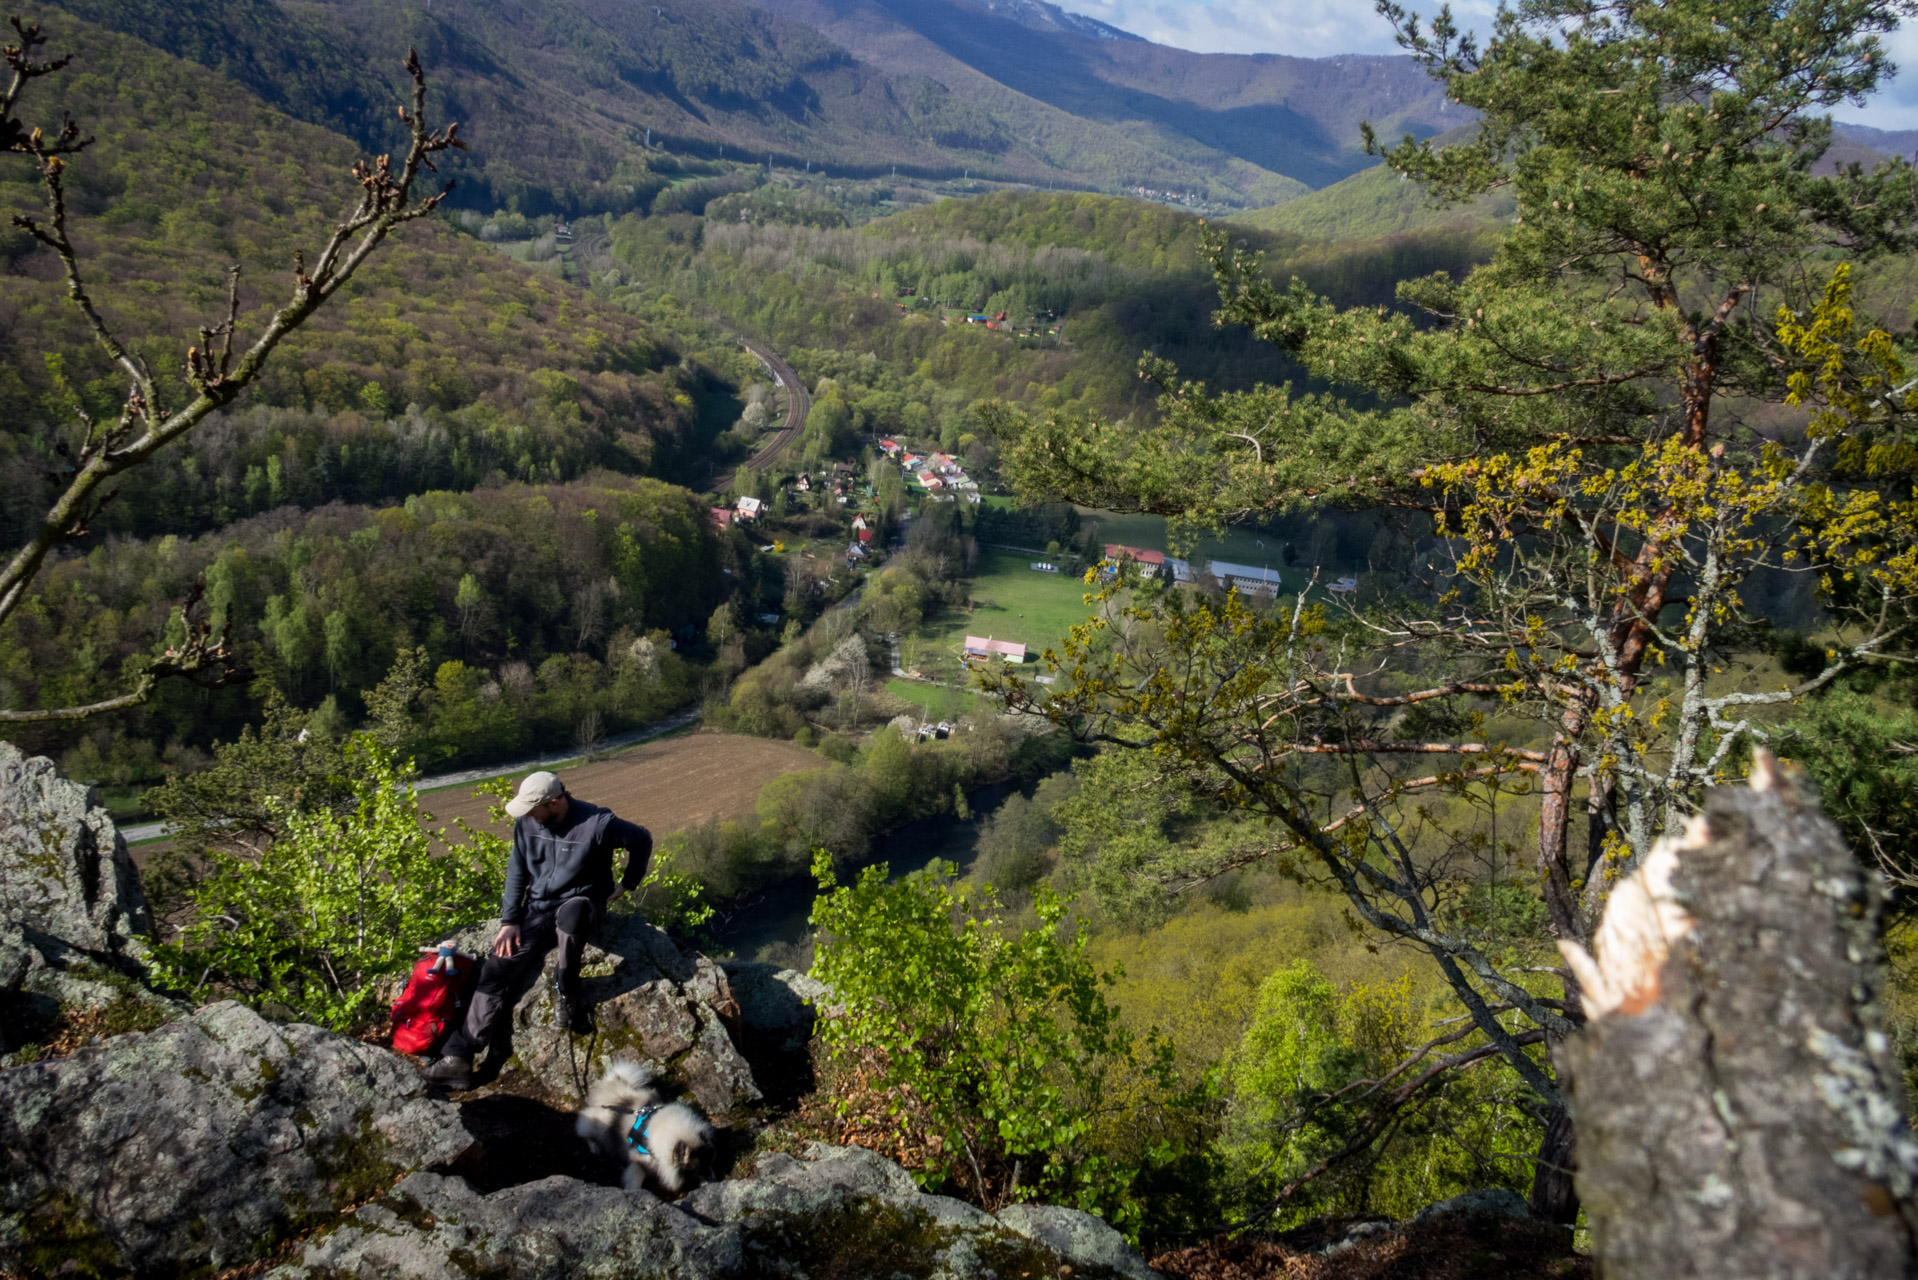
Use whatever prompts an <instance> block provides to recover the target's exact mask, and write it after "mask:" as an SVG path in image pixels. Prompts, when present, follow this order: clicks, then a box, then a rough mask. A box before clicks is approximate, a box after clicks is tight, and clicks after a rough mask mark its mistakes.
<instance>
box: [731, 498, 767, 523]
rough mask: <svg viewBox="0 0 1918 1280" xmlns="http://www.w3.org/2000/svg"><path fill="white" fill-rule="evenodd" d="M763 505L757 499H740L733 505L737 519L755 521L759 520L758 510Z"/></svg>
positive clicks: (763, 504)
mask: <svg viewBox="0 0 1918 1280" xmlns="http://www.w3.org/2000/svg"><path fill="white" fill-rule="evenodd" d="M765 505H766V504H765V503H763V502H761V501H760V500H759V499H758V498H741V499H740V500H739V501H738V502H737V503H736V504H735V507H736V509H737V510H738V512H739V519H741V520H757V519H759V511H760V508H761V507H763V506H765Z"/></svg>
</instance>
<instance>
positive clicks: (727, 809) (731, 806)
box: [420, 733, 826, 836]
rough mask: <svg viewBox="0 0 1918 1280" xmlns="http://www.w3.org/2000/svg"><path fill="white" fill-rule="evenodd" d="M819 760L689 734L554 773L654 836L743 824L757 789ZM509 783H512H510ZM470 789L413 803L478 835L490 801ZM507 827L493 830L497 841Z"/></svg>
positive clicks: (766, 745)
mask: <svg viewBox="0 0 1918 1280" xmlns="http://www.w3.org/2000/svg"><path fill="white" fill-rule="evenodd" d="M825 763H826V762H825V760H823V759H822V758H820V757H819V756H817V755H815V754H814V753H812V752H811V751H808V750H807V749H806V748H804V747H799V746H794V745H793V744H792V743H790V742H774V741H772V740H770V739H767V738H749V737H746V736H745V735H743V734H736V733H689V734H685V735H684V736H681V737H676V738H664V739H661V740H660V741H658V742H648V743H643V744H641V745H640V746H637V747H634V748H633V749H632V750H631V751H623V752H621V753H620V754H619V755H617V756H614V757H613V758H612V759H610V760H601V761H598V762H597V763H594V764H583V765H578V766H575V767H573V768H570V769H562V770H560V771H559V776H560V780H561V781H563V782H564V783H565V784H566V789H567V790H568V791H570V792H571V793H572V794H574V795H576V796H578V797H579V798H580V799H582V800H590V801H592V802H593V803H594V804H598V805H605V806H606V807H607V808H609V809H611V810H612V811H613V812H614V813H617V814H618V815H619V816H620V817H622V818H628V819H630V820H632V821H634V822H637V823H639V824H640V825H641V826H644V827H647V828H649V829H651V831H652V833H653V834H654V835H656V836H659V835H665V834H666V833H667V832H670V831H680V830H683V829H684V828H686V827H693V826H698V825H699V824H700V823H702V822H705V821H707V820H708V819H711V818H721V819H725V818H735V819H737V818H747V817H751V816H752V814H753V812H754V809H753V804H754V801H756V800H757V799H758V798H759V789H760V788H761V787H762V786H764V785H765V784H766V783H767V782H769V781H770V780H772V779H773V778H776V777H778V776H779V775H780V774H782V773H797V772H799V771H800V770H802V769H819V768H823V767H824V766H825ZM513 781H514V782H515V783H517V782H518V781H519V779H518V778H514V779H513ZM472 791H473V787H472V786H470V785H468V786H458V787H447V788H446V789H445V790H443V791H429V792H426V793H425V794H423V795H422V796H421V797H420V807H421V808H422V809H423V810H425V811H426V812H428V813H430V814H432V815H433V817H434V819H435V820H436V822H437V823H439V824H443V825H445V826H449V827H450V826H452V824H453V820H454V819H455V818H464V819H466V820H467V821H468V822H470V823H472V824H473V825H474V826H475V827H480V828H484V827H485V826H486V825H487V824H486V811H487V809H488V808H489V807H490V806H491V804H492V801H491V800H490V799H487V798H484V797H482V798H478V799H475V798H474V797H473V795H472ZM510 827H511V824H510V823H502V824H500V827H499V831H500V832H501V833H502V834H504V833H505V832H506V831H507V830H509V829H510Z"/></svg>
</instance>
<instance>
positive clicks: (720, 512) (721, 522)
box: [706, 507, 733, 529]
mask: <svg viewBox="0 0 1918 1280" xmlns="http://www.w3.org/2000/svg"><path fill="white" fill-rule="evenodd" d="M706 515H707V517H708V518H709V519H711V520H712V522H713V523H714V524H716V525H718V526H719V527H720V528H721V529H725V528H728V527H730V526H731V525H732V522H733V512H732V508H730V507H712V508H710V509H709V510H708V511H707V512H706Z"/></svg>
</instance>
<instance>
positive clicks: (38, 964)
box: [0, 742, 181, 1053]
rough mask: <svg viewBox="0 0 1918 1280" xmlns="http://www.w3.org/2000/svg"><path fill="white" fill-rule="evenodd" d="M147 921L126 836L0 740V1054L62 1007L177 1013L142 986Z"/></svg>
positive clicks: (75, 790)
mask: <svg viewBox="0 0 1918 1280" xmlns="http://www.w3.org/2000/svg"><path fill="white" fill-rule="evenodd" d="M151 928H152V925H151V922H150V921H149V919H148V915H147V904H146V897H145V895H143V894H142V893H141V892H140V877H139V873H138V871H136V870H135V868H134V866H133V859H132V858H131V857H129V856H128V854H127V846H126V841H125V840H124V839H123V838H122V837H121V835H120V832H119V829H118V828H117V827H115V826H114V824H113V819H112V818H110V817H109V816H108V815H107V811H106V810H105V809H104V808H103V807H101V805H100V803H99V801H98V798H97V797H96V796H95V795H94V794H93V791H92V790H91V789H90V788H88V787H84V786H81V785H80V784H79V783H77V782H70V781H68V780H67V779H66V778H64V777H62V776H61V775H60V771H59V770H58V769H56V768H55V767H54V764H53V762H52V761H51V760H47V759H45V758H43V757H39V756H28V755H25V754H23V753H22V752H21V751H20V749H19V748H17V747H15V746H14V745H13V744H12V743H10V742H0V1053H6V1052H8V1051H9V1050H15V1049H18V1048H19V1047H20V1045H19V1044H18V1043H8V1040H9V1039H11V1040H16V1041H19V1040H26V1039H31V1038H32V1035H33V1034H34V1033H35V1032H37V1031H38V1030H39V1029H42V1028H44V1027H46V1026H48V1025H50V1024H51V1023H52V1021H53V1019H54V1018H55V1017H56V1016H57V1015H58V1014H59V1013H60V1012H61V1011H62V1010H63V1009H98V1008H104V1007H106V1006H109V1005H113V1004H115V1003H121V1002H130V1003H134V1004H140V1005H145V1006H151V1010H150V1013H151V1016H148V1017H145V1018H141V1019H137V1020H138V1021H142V1022H148V1023H151V1022H155V1021H159V1020H161V1019H162V1018H165V1017H171V1016H175V1015H176V1014H177V1013H178V1012H180V1011H181V1010H179V1009H178V1008H177V1007H176V1006H174V1005H172V1004H171V1003H170V1002H168V1001H166V1000H164V999H163V998H161V997H160V996H157V995H155V994H153V993H152V992H151V991H149V990H147V989H146V988H145V987H144V986H143V985H142V984H141V982H140V981H139V980H140V979H141V978H142V977H143V976H144V974H145V959H146V945H145V940H146V938H147V936H148V934H149V933H150V931H151Z"/></svg>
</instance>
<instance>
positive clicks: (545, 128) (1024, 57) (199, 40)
mask: <svg viewBox="0 0 1918 1280" xmlns="http://www.w3.org/2000/svg"><path fill="white" fill-rule="evenodd" d="M835 4H837V8H838V9H843V10H845V11H846V12H847V13H853V14H854V16H855V17H856V18H862V19H863V21H864V23H865V29H864V30H863V31H862V30H861V29H860V27H859V22H856V21H855V22H854V23H853V24H852V26H851V27H848V26H847V22H846V20H845V15H844V14H837V15H836V14H835ZM809 5H810V6H811V7H808V6H809ZM859 5H863V6H864V7H863V8H857V6H859ZM62 11H64V12H66V13H70V14H72V15H74V16H76V17H79V18H82V19H84V20H87V21H90V22H94V23H97V24H98V25H100V26H103V27H106V28H108V29H111V30H115V31H118V32H121V33H123V34H127V35H131V36H134V37H135V38H137V39H140V40H142V41H144V42H146V43H148V44H150V45H153V46H154V47H156V48H158V49H161V50H162V51H164V52H167V53H171V54H174V55H175V56H178V57H182V58H185V59H187V60H189V61H193V62H197V63H200V64H201V65H203V66H207V67H209V68H211V69H213V70H215V71H218V72H220V73H221V74H222V75H225V76H227V77H229V78H231V79H233V80H235V81H236V82H238V83H240V84H242V85H245V86H246V87H247V88H249V89H251V90H252V91H254V92H255V93H257V94H259V95H260V96H261V97H262V98H264V99H265V100H266V101H268V102H269V103H271V104H272V105H274V106H276V107H278V108H279V109H281V110H283V111H285V112H286V113H287V114H289V115H292V116H293V117H295V118H296V119H301V120H304V121H306V122H308V123H313V124H320V125H323V126H325V127H328V128H331V129H335V130H337V131H339V132H342V133H345V134H347V135H348V136H350V137H353V138H354V139H355V140H356V141H358V142H360V143H361V144H362V145H363V146H366V147H368V148H369V149H383V148H384V147H385V146H386V145H388V142H389V140H390V139H391V137H392V127H393V126H392V120H391V115H390V106H389V105H388V104H389V103H390V102H391V100H392V90H393V89H394V88H395V87H396V85H397V72H398V65H397V64H398V59H399V57H400V55H401V54H403V52H404V51H405V49H407V48H408V47H413V48H417V49H418V50H419V52H420V56H421V58H422V59H423V60H424V61H425V62H426V64H427V66H428V68H429V71H430V73H431V74H432V76H433V89H434V93H435V95H436V100H437V102H438V103H439V104H440V105H441V106H442V107H443V108H444V113H445V114H446V115H448V116H450V117H453V118H458V119H461V120H462V121H464V122H466V123H467V124H468V127H469V128H473V129H475V130H478V131H481V132H484V133H485V134H486V136H488V137H489V138H491V139H493V140H495V141H496V142H503V143H505V144H506V145H504V146H500V147H498V148H496V149H494V150H492V151H491V152H489V154H488V155H487V156H485V157H482V158H477V159H475V160H473V161H471V162H470V163H468V164H467V165H466V176H465V177H464V178H463V182H464V183H465V185H466V188H467V189H466V190H465V191H464V192H461V193H456V195H455V197H454V199H455V201H456V202H457V203H461V204H464V205H466V206H467V207H474V208H481V207H494V208H507V207H511V208H520V209H524V210H526V211H528V212H562V213H584V212H611V213H619V212H625V211H626V210H627V209H628V208H631V207H634V206H633V202H634V201H635V200H642V199H644V198H649V197H650V194H651V191H653V190H656V189H657V185H658V184H652V185H650V186H649V183H648V180H647V178H646V175H647V174H648V173H649V172H653V171H655V170H656V169H657V167H658V166H657V164H656V162H657V161H659V160H660V159H661V158H662V156H677V157H680V158H686V157H692V158H695V159H704V160H707V161H713V162H726V163H734V164H750V163H755V162H757V163H760V164H765V163H768V162H769V163H771V164H772V165H774V166H778V167H790V168H801V167H808V166H809V167H811V168H813V169H818V168H820V167H826V168H829V169H831V170H832V171H834V172H836V173H847V174H856V175H858V176H866V177H877V176H880V175H884V174H887V173H889V172H891V171H893V170H895V169H896V170H897V171H898V172H900V173H901V174H903V175H905V176H908V177H915V178H919V179H924V180H933V181H943V180H945V179H948V178H958V177H961V176H962V175H965V176H970V177H972V178H974V179H980V180H984V181H989V182H998V183H1018V184H1024V185H1031V186H1042V185H1043V186H1052V187H1060V188H1065V189H1080V190H1103V191H1108V192H1119V191H1135V192H1136V191H1148V192H1151V193H1154V194H1161V195H1166V194H1178V195H1179V196H1181V198H1187V199H1190V200H1192V201H1194V202H1200V203H1204V204H1208V205H1224V206H1227V207H1235V206H1244V205H1260V204H1270V203H1275V202H1278V201H1281V200H1284V199H1288V198H1291V197H1293V196H1296V195H1298V194H1302V193H1303V192H1304V191H1305V190H1306V189H1308V188H1310V187H1313V186H1320V185H1324V184H1325V183H1326V182H1329V181H1334V180H1336V179H1337V178H1339V177H1342V176H1344V175H1345V174H1346V173H1348V172H1350V171H1351V170H1352V169H1353V168H1355V167H1361V166H1360V165H1359V160H1360V159H1362V157H1361V156H1360V154H1359V152H1358V150H1357V120H1358V119H1359V118H1361V117H1366V118H1376V119H1377V120H1378V121H1379V122H1380V123H1381V124H1382V125H1383V126H1384V127H1386V128H1387V129H1388V130H1391V131H1398V130H1399V129H1400V128H1401V127H1404V128H1409V129H1410V130H1411V131H1413V132H1419V133H1425V132H1437V131H1438V126H1439V125H1441V124H1443V123H1444V108H1443V98H1442V95H1440V94H1439V93H1438V91H1437V88H1436V86H1434V85H1431V84H1430V83H1429V82H1427V81H1426V80H1425V78H1424V77H1423V75H1422V73H1419V72H1417V70H1416V68H1414V67H1413V66H1412V64H1411V63H1410V61H1409V60H1408V59H1373V60H1350V59H1345V60H1336V61H1333V62H1327V63H1324V64H1322V65H1321V64H1315V63H1313V62H1312V60H1307V59H1282V58H1276V57H1274V56H1271V55H1262V56H1260V57H1257V58H1240V57H1239V56H1238V55H1204V54H1189V53H1185V52H1183V51H1179V50H1170V49H1164V48H1162V47H1160V46H1156V45H1152V44H1150V43H1149V42H1147V41H1144V40H1140V39H1137V38H1134V37H1130V36H1129V35H1127V33H1123V32H1119V31H1118V30H1117V28H1107V27H1105V25H1104V24H1100V23H1097V22H1096V21H1095V20H1093V19H1087V18H1081V17H1079V16H1078V15H1072V14H1068V13H1065V12H1064V11H1063V10H1058V9H1056V8H1054V7H1053V6H1051V5H1047V4H1044V3H1042V0H927V2H926V3H924V4H921V5H919V6H905V5H903V4H901V3H898V2H897V0H880V2H879V3H873V2H872V0H843V2H840V0H758V2H757V3H751V4H748V3H742V2H740V0H659V2H658V3H648V4H643V5H637V6H634V5H623V4H616V3H613V2H612V0H547V2H546V3H541V4H532V3H529V2H528V0H470V2H469V3H466V4H463V5H462V6H461V7H460V8H458V9H457V10H449V9H448V8H447V7H446V6H444V5H442V6H441V7H439V8H437V9H436V8H432V7H430V6H423V5H421V4H419V3H416V2H413V0H403V2H402V3H400V4H381V3H376V0H204V2H203V3H196V4H193V5H187V4H185V3H183V2H182V0H60V3H59V4H58V5H57V6H49V7H48V8H47V9H46V10H45V11H44V12H46V13H48V14H53V15H57V14H58V13H59V12H62ZM902 12H903V13H904V14H905V17H906V18H907V19H910V21H902V19H901V13H902ZM915 22H916V23H917V25H918V27H923V28H926V29H928V30H931V31H933V34H934V37H936V38H932V37H928V36H926V35H924V34H923V33H921V32H919V31H918V30H917V29H916V28H915V27H914V26H913V23H915ZM822 24H823V25H822ZM849 31H850V32H851V33H852V34H853V35H856V36H859V37H860V38H859V39H858V40H857V41H855V42H853V43H848V42H847V40H846V39H845V37H846V35H847V34H848V32H849ZM968 32H971V33H972V34H971V36H970V37H968V36H967V33H968ZM981 33H983V35H981ZM982 39H983V40H984V43H983V44H982V43H981V40H982ZM942 41H943V44H942V43H941V42H942ZM946 46H951V47H952V48H953V49H956V50H958V54H957V55H955V54H954V53H950V52H947V51H946ZM1022 49H1023V50H1024V52H1023V53H1021V52H1020V50H1022ZM968 58H969V59H971V61H970V62H968V61H967V59H968ZM973 63H979V64H981V65H982V66H983V67H984V68H985V69H980V67H978V66H974V65H973ZM995 77H997V78H995ZM669 167H670V166H669ZM642 192H643V193H644V195H641V194H640V193H642Z"/></svg>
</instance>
